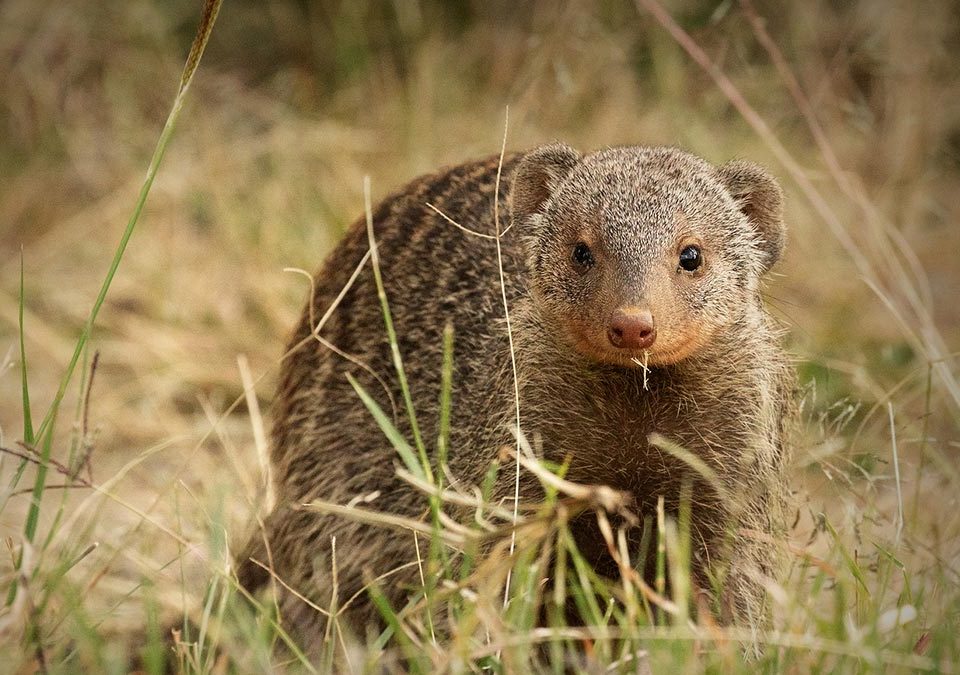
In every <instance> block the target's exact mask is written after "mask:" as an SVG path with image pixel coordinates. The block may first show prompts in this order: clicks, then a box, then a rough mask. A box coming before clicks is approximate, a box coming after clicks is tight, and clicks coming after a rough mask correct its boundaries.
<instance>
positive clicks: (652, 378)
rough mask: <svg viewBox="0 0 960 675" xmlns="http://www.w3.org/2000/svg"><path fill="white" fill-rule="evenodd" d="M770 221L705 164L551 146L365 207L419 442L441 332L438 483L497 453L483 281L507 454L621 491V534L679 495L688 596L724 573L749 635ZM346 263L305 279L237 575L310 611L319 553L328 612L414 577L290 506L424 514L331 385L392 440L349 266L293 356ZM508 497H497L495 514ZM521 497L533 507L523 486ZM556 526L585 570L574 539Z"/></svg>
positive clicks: (767, 185) (376, 347)
mask: <svg viewBox="0 0 960 675" xmlns="http://www.w3.org/2000/svg"><path fill="white" fill-rule="evenodd" d="M498 171H499V174H500V177H501V178H500V183H499V188H500V189H499V192H498V193H496V194H495V192H496V186H497V184H498V183H497V180H498V179H497V177H498ZM495 200H499V201H498V209H497V210H498V212H499V214H500V218H501V223H500V227H499V230H500V231H504V230H506V232H505V234H503V235H502V236H501V237H500V249H501V256H500V263H498V255H497V242H496V239H495V238H494V236H495V235H496V233H497V231H498V228H497V227H496V224H495V222H494V213H495V209H494V202H495ZM781 201H782V198H781V192H780V189H779V187H778V186H777V184H776V182H775V181H774V180H773V179H772V178H770V177H769V176H768V175H767V174H766V173H765V172H764V171H763V170H761V169H760V168H758V167H756V166H754V165H752V164H747V163H744V162H732V163H730V164H727V165H724V166H721V167H719V168H718V167H714V166H712V165H710V164H708V163H707V162H705V161H703V160H701V159H699V158H697V157H694V156H692V155H690V154H687V153H685V152H682V151H680V150H677V149H674V148H647V147H624V148H613V149H607V150H603V151H599V152H596V153H594V154H590V155H586V156H581V155H580V154H579V153H577V152H576V151H574V150H572V149H571V148H569V147H567V146H564V145H552V146H544V147H541V148H538V149H536V150H534V151H532V152H529V153H526V154H520V155H514V156H507V157H505V158H504V159H503V160H502V166H501V160H500V158H499V157H493V158H489V159H486V160H481V161H477V162H473V163H467V164H463V165H460V166H456V167H453V168H449V169H445V170H442V171H440V172H438V173H435V174H432V175H428V176H425V177H421V178H419V179H417V180H415V181H413V182H412V183H410V184H409V185H407V186H406V187H405V188H403V189H402V190H401V191H399V192H397V193H395V194H393V195H391V196H389V197H387V198H386V199H384V200H383V201H382V202H381V203H380V204H379V206H377V207H376V208H375V209H374V211H373V225H374V232H375V237H376V241H377V247H378V252H379V257H380V268H381V270H382V276H383V282H384V284H385V287H386V294H387V298H388V301H389V304H390V310H391V313H392V317H393V322H394V326H395V329H396V335H397V342H398V346H399V351H400V354H401V355H402V358H403V363H404V366H405V369H406V373H407V378H408V380H409V383H410V389H411V394H412V399H413V402H414V405H415V409H416V413H417V418H418V422H419V426H420V428H421V429H422V430H423V432H424V435H425V437H426V438H427V439H428V445H433V440H434V439H435V438H436V429H437V422H438V411H439V392H440V377H441V364H442V360H443V354H442V342H443V340H442V334H443V330H444V326H445V325H446V324H448V323H449V324H452V326H453V329H454V335H455V343H454V344H455V348H454V379H453V381H454V386H453V396H452V410H453V412H452V420H451V424H452V428H451V434H450V442H449V459H448V463H449V466H450V470H451V473H452V474H453V475H454V476H455V477H456V479H457V480H458V481H460V482H461V484H464V485H479V484H480V483H481V482H482V480H483V476H484V474H485V472H486V471H487V469H488V467H489V466H490V464H491V462H492V461H494V460H495V459H496V458H497V456H498V453H499V452H500V449H501V448H502V446H503V445H512V443H513V436H512V432H511V429H512V427H513V426H514V414H515V413H514V410H515V407H514V379H513V371H512V367H511V351H510V343H509V341H508V335H507V324H506V322H505V320H504V307H503V301H502V296H501V285H500V275H499V273H498V266H499V265H502V269H503V278H504V290H505V295H506V299H507V303H508V306H509V309H510V319H511V328H512V335H513V343H514V350H513V351H514V357H515V362H516V368H517V382H518V385H519V391H520V410H521V428H522V430H523V432H524V434H525V436H526V437H528V438H532V439H533V438H535V439H536V440H537V443H536V445H537V447H538V448H541V449H542V453H543V455H544V456H545V457H546V458H547V459H550V460H553V461H556V462H563V461H567V462H569V471H568V474H567V477H568V478H569V479H571V480H574V481H580V482H585V483H592V484H596V483H603V484H607V485H610V486H612V487H614V488H617V489H620V490H624V491H627V492H629V493H630V494H631V495H632V497H633V499H634V509H635V510H636V511H637V512H638V513H641V514H650V513H651V512H652V511H653V509H654V508H655V505H656V501H657V498H658V496H661V495H662V496H664V498H665V500H666V503H667V506H668V509H671V510H675V509H676V507H677V499H678V496H677V495H678V492H679V489H680V485H681V483H682V482H683V481H684V480H688V481H689V480H693V481H695V489H694V492H693V495H694V499H693V532H694V538H695V547H694V548H695V561H694V565H695V567H696V569H697V572H698V575H701V576H702V577H703V579H702V580H701V581H702V583H703V584H704V586H707V581H706V579H707V577H709V576H710V574H711V573H712V572H713V570H712V568H711V566H715V565H717V564H721V565H727V563H729V565H728V568H729V570H730V572H729V574H728V575H727V583H726V586H725V587H726V589H727V590H726V591H725V593H729V598H728V599H727V603H726V605H727V607H728V610H729V612H730V615H731V619H733V620H737V619H740V618H744V619H753V620H759V618H760V615H761V614H762V609H761V594H760V592H759V591H758V588H759V586H758V584H757V582H756V580H757V579H758V578H759V577H760V575H762V574H765V573H769V571H770V567H771V554H770V553H769V552H768V549H770V548H771V545H770V544H769V543H768V542H767V543H764V542H763V541H762V540H763V538H764V537H763V535H764V534H770V533H771V532H773V531H774V530H775V528H776V526H777V517H778V513H779V506H780V503H781V498H782V494H783V487H782V484H781V478H782V476H781V473H782V467H783V463H784V451H783V438H782V436H783V424H784V419H785V417H786V416H787V411H788V408H789V400H790V391H791V377H790V375H789V368H788V366H787V364H786V360H785V358H784V356H783V354H782V352H781V350H780V347H779V345H778V338H777V333H776V330H775V329H774V328H773V327H772V325H771V322H770V320H769V318H768V317H767V315H766V314H765V312H764V309H763V305H762V301H761V297H760V291H759V284H760V280H761V277H762V276H763V274H764V273H765V272H766V271H767V270H768V269H769V268H770V266H771V265H773V263H775V262H776V261H777V259H778V258H779V256H780V254H781V250H782V247H783V241H784V226H783V223H782V218H781V211H782V207H781ZM429 205H432V206H433V207H435V209H434V208H431V206H429ZM438 212H439V213H438ZM440 213H442V214H443V215H440ZM448 219H449V220H453V221H455V222H456V223H458V224H460V225H461V226H462V227H463V228H466V229H469V230H472V231H473V232H474V233H479V234H480V235H486V236H476V235H475V234H471V233H468V232H465V231H464V230H463V229H461V228H458V227H456V226H454V225H453V224H451V223H450V222H449V220H448ZM508 226H509V227H508ZM367 252H368V239H367V232H366V228H365V223H364V220H363V219H361V220H360V221H358V222H357V223H356V224H355V225H354V226H353V227H352V228H351V229H350V230H349V232H348V233H347V234H346V236H345V238H344V239H343V241H342V242H341V243H340V244H339V245H338V246H337V247H336V248H335V250H334V251H333V252H332V253H331V254H330V256H329V257H328V259H327V261H326V263H325V265H324V266H323V268H322V269H321V271H320V272H319V274H318V275H317V278H316V289H315V293H314V294H313V297H312V306H310V307H308V308H307V309H306V310H305V311H304V315H303V319H302V321H301V322H300V324H299V327H298V328H297V330H296V331H295V334H294V336H293V339H292V341H291V347H292V348H293V352H292V353H291V354H290V355H289V356H287V357H286V359H285V361H284V364H283V371H282V380H281V384H280V387H279V391H278V395H277V400H276V402H275V405H274V420H275V421H274V428H273V450H272V452H273V455H272V461H273V465H274V471H275V478H276V484H277V485H276V487H277V492H278V496H279V498H278V504H277V506H276V508H275V510H274V511H273V513H271V514H270V515H269V517H268V518H266V520H265V527H264V528H263V529H262V530H260V529H258V531H257V532H256V533H255V534H254V535H253V537H252V539H251V542H250V544H249V545H248V547H247V549H246V551H245V552H244V553H242V554H241V556H240V559H239V563H238V564H239V577H240V581H241V583H242V584H244V585H245V586H246V587H248V588H250V589H255V588H256V587H258V586H261V585H263V584H264V583H265V582H266V581H267V580H268V579H269V575H268V573H267V572H266V571H265V569H264V567H263V566H270V565H272V569H273V571H274V573H275V574H276V575H277V577H279V578H280V579H281V580H282V581H283V582H284V583H285V584H287V585H289V586H290V587H292V588H293V589H295V590H296V591H297V593H299V594H301V595H303V596H305V597H307V598H309V599H311V600H312V601H314V602H316V603H317V604H319V605H320V606H324V607H328V606H330V605H331V598H332V593H333V584H332V578H331V569H332V564H333V560H332V559H331V539H332V538H333V537H336V542H337V543H336V567H337V570H338V578H337V582H338V585H337V596H338V597H337V605H338V606H341V605H343V604H344V603H345V602H346V601H347V600H348V599H349V598H351V597H352V596H354V594H356V593H357V592H358V591H359V590H360V589H361V588H362V586H363V579H364V572H365V571H366V573H367V574H370V575H372V576H377V575H382V574H386V573H388V572H390V571H392V570H395V569H396V568H398V567H400V569H399V571H396V572H395V573H394V574H393V575H392V576H389V577H386V578H385V579H384V581H383V582H382V585H383V587H384V588H385V589H387V590H388V595H389V596H390V598H391V599H392V600H394V601H395V602H396V601H397V600H398V599H399V598H401V597H402V589H403V588H404V586H405V585H406V586H407V587H409V586H411V585H415V583H416V581H417V579H418V577H417V576H416V575H417V572H416V567H415V566H413V565H407V566H406V567H402V565H403V564H404V563H411V561H413V560H414V545H413V540H412V535H411V537H404V536H402V535H400V534H398V533H397V532H396V531H390V530H386V529H382V528H379V527H375V526H372V525H364V524H361V523H358V522H354V521H353V520H350V519H348V518H344V517H337V516H333V515H321V514H318V513H317V512H315V511H311V510H310V509H304V508H299V505H301V504H303V503H306V502H309V501H311V500H314V499H322V500H325V501H328V502H335V503H339V504H348V503H350V502H351V500H356V499H357V498H360V497H364V496H367V495H371V494H376V498H375V499H374V500H373V501H372V502H370V503H367V504H364V506H366V507H368V508H374V509H377V510H381V511H388V512H391V513H397V514H401V515H404V516H407V517H411V518H422V517H424V514H425V512H426V504H427V502H426V500H425V498H424V496H423V494H422V493H420V492H417V491H416V490H414V489H413V488H412V487H411V486H410V485H409V484H407V483H405V482H403V481H401V480H400V479H398V478H397V476H396V473H395V469H396V466H397V464H398V460H397V456H396V452H395V450H394V449H393V448H392V447H391V445H390V443H389V441H388V440H387V438H386V437H385V436H384V434H383V433H382V431H381V430H380V429H379V428H378V426H377V424H376V422H375V420H374V418H373V416H372V415H371V414H370V412H369V411H368V410H367V408H366V407H365V406H364V404H363V403H362V402H361V400H360V399H359V397H358V396H357V394H356V393H355V391H354V389H353V388H352V386H351V384H350V383H349V382H348V379H347V377H346V374H347V373H349V374H351V375H352V376H353V377H354V378H356V380H357V381H358V382H359V383H360V384H361V385H362V386H363V387H364V388H365V389H366V391H367V392H369V393H370V394H371V395H372V396H373V397H374V398H375V399H376V400H377V402H378V404H379V405H380V406H381V408H382V409H383V410H384V411H386V412H387V413H388V415H389V414H393V416H394V419H395V420H396V423H397V426H398V428H399V429H400V430H401V431H402V432H403V433H404V434H406V435H407V437H408V438H410V437H411V427H410V424H409V421H408V420H407V416H406V414H405V412H404V408H403V403H402V401H403V399H402V395H401V391H400V388H399V384H398V381H397V377H396V373H395V371H394V366H393V362H392V357H391V348H390V343H389V341H388V339H387V333H386V330H385V327H384V321H383V315H382V313H381V306H380V302H379V299H378V295H377V288H376V285H375V280H374V276H373V272H372V270H371V267H370V265H369V264H367V265H366V266H365V267H364V268H363V269H362V271H361V272H360V274H359V276H358V277H357V278H356V279H355V281H354V282H353V283H352V285H351V286H350V288H349V290H348V291H347V292H346V293H345V294H344V295H343V297H342V298H341V299H340V300H339V303H337V304H336V308H335V309H334V310H333V312H332V313H331V314H330V315H329V318H328V319H327V320H326V322H325V323H324V325H323V327H322V329H321V330H320V331H319V333H318V334H317V335H318V336H319V338H321V339H316V338H315V337H311V332H312V330H313V327H312V323H314V322H316V321H318V320H319V318H320V317H323V316H324V314H325V313H326V312H327V310H328V308H329V307H331V305H333V304H334V303H335V301H336V299H337V296H338V295H339V294H340V293H341V290H342V289H343V288H344V287H345V286H346V285H347V284H348V281H349V280H350V277H351V275H352V274H353V272H354V270H355V269H356V268H357V266H358V264H359V263H360V262H361V261H362V260H363V258H364V256H365V255H366V254H367ZM330 345H333V346H335V347H336V351H334V350H331V348H330ZM345 354H346V355H349V359H348V358H346V357H345V356H344V355H345ZM361 363H362V364H363V366H361V365H359V364H361ZM640 364H645V367H643V366H641V365H640ZM372 373H375V374H376V377H375V376H374V375H373V374H372ZM388 390H389V394H388V393H387V391H388ZM651 434H659V435H661V436H663V437H665V438H667V439H670V440H671V441H673V442H675V443H676V444H678V445H679V446H682V447H683V448H686V449H687V450H689V451H690V452H691V453H693V454H694V455H696V457H697V458H699V460H700V461H702V462H703V463H704V464H705V465H706V466H707V467H708V468H709V470H710V471H711V472H713V473H714V474H715V475H716V477H717V481H719V483H721V484H722V488H723V489H722V490H721V491H720V492H721V493H722V494H720V493H718V492H717V490H715V489H711V488H709V486H704V485H702V484H701V482H697V481H700V480H701V478H702V476H698V474H697V472H696V471H692V470H691V468H690V466H688V465H687V464H686V463H685V462H683V461H681V460H680V459H677V458H676V457H675V456H674V455H671V454H670V453H666V452H664V451H663V450H662V449H661V448H658V447H656V446H655V445H653V444H651V442H650V438H651ZM504 473H507V472H504ZM508 478H509V480H508V481H504V482H503V484H502V485H498V493H497V495H496V496H497V497H498V498H502V499H511V498H512V496H513V481H512V475H511V476H509V477H508ZM522 492H523V497H524V498H526V499H532V500H536V499H538V497H540V496H541V493H540V492H539V484H538V483H537V481H536V480H529V479H528V478H525V479H524V481H523V483H522ZM574 527H575V528H578V531H576V532H575V534H576V535H577V539H578V542H579V543H580V545H581V547H582V548H583V549H584V551H585V553H586V554H587V555H588V556H590V557H591V558H592V559H593V560H594V561H595V563H596V564H597V565H598V566H600V567H603V566H604V565H605V564H606V563H605V562H604V560H603V556H604V554H603V548H604V547H603V545H602V543H601V541H600V539H599V538H598V536H597V534H596V531H595V530H594V529H592V528H595V521H594V522H593V523H591V522H589V519H584V520H583V522H579V521H578V522H577V523H575V524H574ZM731 532H732V533H733V534H732V541H731V535H730V533H731ZM265 542H266V543H269V552H268V550H267V546H266V544H265ZM254 561H257V562H259V563H260V564H257V562H254ZM607 562H609V561H607ZM604 571H612V570H604ZM282 595H283V597H282V602H281V611H282V613H283V614H284V620H285V621H286V622H287V625H290V624H293V626H294V628H295V632H296V633H297V634H298V635H299V636H300V639H302V640H305V641H308V642H309V641H310V640H311V639H319V635H321V634H322V633H319V632H318V631H321V630H322V627H323V617H322V615H321V614H319V613H318V612H316V611H315V610H313V609H310V608H309V607H308V605H307V604H306V603H304V602H303V601H302V600H300V599H298V598H297V597H296V595H295V594H291V593H287V592H283V593H282ZM351 607H352V608H353V611H352V613H351V616H352V617H353V618H354V620H355V621H356V622H358V623H362V622H364V621H368V620H371V619H373V618H375V616H376V612H375V611H374V610H373V609H372V608H371V604H370V601H369V599H368V598H366V597H364V596H363V594H361V595H360V597H358V598H355V599H353V600H352V602H351Z"/></svg>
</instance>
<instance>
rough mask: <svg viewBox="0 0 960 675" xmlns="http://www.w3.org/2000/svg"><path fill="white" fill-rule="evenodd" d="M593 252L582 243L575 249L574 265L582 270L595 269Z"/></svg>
mask: <svg viewBox="0 0 960 675" xmlns="http://www.w3.org/2000/svg"><path fill="white" fill-rule="evenodd" d="M593 263H594V260H593V252H591V251H590V247H589V246H587V245H586V244H584V243H583V242H582V241H581V242H580V243H578V244H577V245H576V246H574V247H573V264H574V265H576V266H577V267H579V268H581V269H589V268H590V267H593Z"/></svg>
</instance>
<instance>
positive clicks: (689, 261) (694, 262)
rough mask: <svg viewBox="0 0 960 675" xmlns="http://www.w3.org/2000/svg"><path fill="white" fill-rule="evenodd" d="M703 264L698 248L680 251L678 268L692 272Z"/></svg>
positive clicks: (690, 247)
mask: <svg viewBox="0 0 960 675" xmlns="http://www.w3.org/2000/svg"><path fill="white" fill-rule="evenodd" d="M702 264H703V256H702V255H701V254H700V248H699V247H698V246H687V247H686V248H685V249H683V250H682V251H680V268H681V269H685V270H686V271H688V272H693V271H694V270H695V269H697V268H698V267H700V265H702Z"/></svg>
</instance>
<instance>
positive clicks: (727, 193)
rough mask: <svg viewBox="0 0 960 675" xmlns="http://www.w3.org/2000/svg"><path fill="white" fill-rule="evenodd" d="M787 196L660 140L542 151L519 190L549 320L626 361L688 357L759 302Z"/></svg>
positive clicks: (535, 289) (575, 339) (738, 166)
mask: <svg viewBox="0 0 960 675" xmlns="http://www.w3.org/2000/svg"><path fill="white" fill-rule="evenodd" d="M782 204H783V196H782V192H781V190H780V187H779V186H778V185H777V183H776V181H775V180H774V179H773V178H771V177H770V176H769V175H768V174H767V173H766V172H765V171H764V170H763V169H761V168H760V167H758V166H756V165H753V164H750V163H747V162H740V161H735V162H730V163H728V164H725V165H723V166H721V167H719V168H717V167H714V166H712V165H710V164H708V163H707V162H705V161H704V160H702V159H700V158H698V157H695V156H693V155H690V154H688V153H686V152H683V151H681V150H678V149H676V148H663V147H657V148H646V147H622V148H612V149H608V150H603V151H600V152H596V153H594V154H591V155H587V156H585V157H582V156H581V155H580V154H579V153H578V152H576V151H575V150H573V149H572V148H570V147H568V146H566V145H549V146H544V147H541V148H538V149H536V150H534V151H532V152H530V153H529V154H527V155H526V156H525V157H524V158H523V159H522V160H521V161H520V163H519V165H518V166H517V169H516V173H515V174H514V179H513V185H512V190H511V206H512V217H513V219H514V223H515V227H517V228H518V229H519V230H520V233H521V236H522V237H523V238H524V240H525V245H526V251H527V257H528V265H529V269H530V274H531V278H532V283H531V288H532V293H533V295H534V297H535V299H536V302H537V305H538V307H539V311H540V312H541V314H542V315H543V317H544V318H545V319H546V320H547V325H548V326H549V327H550V329H551V330H556V331H559V332H560V333H561V337H563V338H565V339H566V340H567V341H568V342H569V343H570V344H571V345H572V346H573V347H574V348H575V349H576V350H577V351H579V352H580V353H581V354H583V355H584V356H586V357H588V358H591V359H593V360H596V361H599V362H602V363H609V364H617V365H622V366H634V365H637V364H638V362H639V363H644V364H649V365H653V366H658V365H659V366H662V365H668V364H673V363H677V362H678V361H681V360H683V359H686V358H688V357H690V356H692V355H694V354H696V353H697V352H698V351H699V350H701V349H702V348H703V347H704V346H705V345H708V344H710V342H711V340H712V339H713V338H714V336H715V335H717V334H718V333H719V332H721V331H723V330H724V329H725V328H728V327H729V326H731V325H733V324H734V323H736V322H737V321H738V319H740V318H741V317H742V316H743V315H744V313H745V312H746V311H747V310H748V309H749V308H751V307H755V306H756V303H757V302H758V299H759V290H758V289H759V281H760V278H761V276H762V275H763V274H764V273H765V272H766V271H767V270H768V269H769V268H770V267H771V266H772V265H773V264H774V263H775V262H776V261H777V260H778V259H779V258H780V255H781V252H782V250H783V245H784V239H785V230H784V224H783V219H782V211H783V208H782Z"/></svg>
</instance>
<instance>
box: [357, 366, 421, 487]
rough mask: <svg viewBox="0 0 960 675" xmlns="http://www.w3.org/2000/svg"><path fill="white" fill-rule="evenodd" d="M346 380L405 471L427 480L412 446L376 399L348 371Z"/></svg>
mask: <svg viewBox="0 0 960 675" xmlns="http://www.w3.org/2000/svg"><path fill="white" fill-rule="evenodd" d="M347 380H348V381H349V382H350V385H351V386H352V387H353V389H354V391H356V392H357V396H359V397H360V400H361V401H363V405H364V406H366V408H367V410H369V411H370V414H371V415H373V418H374V420H376V422H377V426H378V427H380V430H381V431H382V432H383V434H384V435H385V436H386V437H387V439H388V440H389V441H390V444H391V445H392V446H393V448H394V450H396V451H397V454H398V455H400V459H401V460H402V461H403V464H404V466H406V467H407V471H409V472H410V473H412V474H413V475H414V476H416V477H417V478H419V479H421V480H424V481H425V480H428V479H427V476H426V474H425V473H424V470H423V466H422V465H421V464H420V462H419V461H417V456H416V455H415V454H414V452H413V448H411V447H410V444H409V443H407V439H406V438H404V437H403V434H401V433H400V430H399V429H397V427H395V426H394V424H393V422H392V421H390V418H389V417H387V414H386V413H385V412H383V408H381V407H380V406H379V405H378V404H377V402H376V401H374V400H373V397H371V396H370V394H368V393H367V390H366V389H364V388H363V386H361V384H360V383H359V382H357V381H356V380H355V379H354V378H353V376H352V375H350V373H347Z"/></svg>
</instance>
